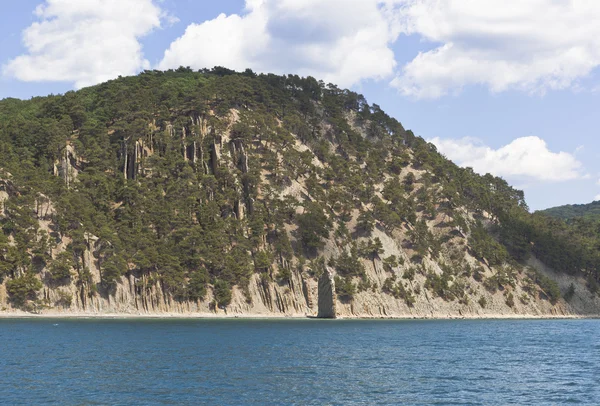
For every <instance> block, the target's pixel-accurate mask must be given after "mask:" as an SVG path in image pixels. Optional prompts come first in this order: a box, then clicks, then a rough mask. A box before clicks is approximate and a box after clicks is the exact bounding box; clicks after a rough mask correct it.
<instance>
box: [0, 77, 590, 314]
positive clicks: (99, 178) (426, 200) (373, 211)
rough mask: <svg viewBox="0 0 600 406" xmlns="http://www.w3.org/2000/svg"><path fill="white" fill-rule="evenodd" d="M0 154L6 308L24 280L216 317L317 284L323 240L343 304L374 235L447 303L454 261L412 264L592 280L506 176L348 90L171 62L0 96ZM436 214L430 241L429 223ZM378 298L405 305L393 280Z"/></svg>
mask: <svg viewBox="0 0 600 406" xmlns="http://www.w3.org/2000/svg"><path fill="white" fill-rule="evenodd" d="M0 156H1V157H2V161H1V164H0V165H1V169H0V179H1V182H0V189H2V190H3V191H5V192H6V194H7V195H8V196H10V198H8V199H6V200H4V202H3V207H2V209H3V214H2V215H1V216H0V226H1V228H2V232H1V233H0V278H7V279H8V281H9V282H7V285H6V286H7V290H8V292H9V294H10V295H11V298H12V300H13V302H14V303H15V304H16V305H19V304H22V303H24V302H25V301H26V300H31V299H35V298H36V292H37V291H38V290H39V289H40V286H41V285H40V282H39V278H37V277H35V276H36V275H43V276H44V280H43V281H44V283H45V284H48V285H52V286H60V285H65V284H69V283H76V284H77V286H79V287H80V288H81V291H82V292H85V294H86V295H95V294H100V295H110V294H111V291H112V289H114V286H115V285H116V284H117V283H118V282H119V281H120V279H121V277H122V276H124V275H135V276H136V277H137V278H144V280H146V281H147V283H148V284H149V285H152V284H156V283H159V282H160V286H161V287H162V288H163V289H164V290H165V291H166V292H167V293H168V294H169V295H171V296H172V297H173V298H174V299H176V300H201V299H203V298H204V297H205V296H206V294H207V289H208V288H209V287H210V288H212V289H213V292H214V295H213V296H214V298H215V301H216V304H219V305H222V306H226V305H227V304H228V303H229V301H230V300H231V288H232V287H233V286H234V285H237V286H239V287H240V288H242V289H247V288H248V283H249V280H250V278H251V276H252V275H253V274H254V273H259V274H261V275H262V276H261V277H262V278H263V279H264V280H277V281H279V282H282V283H285V281H286V280H289V278H290V275H291V273H292V272H295V269H296V268H297V267H298V266H299V267H300V268H302V269H306V268H309V269H310V272H312V273H313V276H315V277H316V276H318V274H319V272H322V270H323V268H324V267H325V261H326V258H324V257H323V253H324V251H323V250H324V246H325V243H326V241H330V240H334V241H335V242H336V244H337V245H338V246H339V247H342V249H343V252H342V254H341V255H339V256H337V257H330V258H327V264H328V265H330V266H332V267H334V268H335V269H336V273H337V278H338V281H337V283H336V285H337V286H338V289H339V292H340V296H341V297H346V298H348V299H351V298H352V296H353V294H355V292H356V291H359V290H366V289H369V288H374V287H373V286H371V285H370V281H369V280H368V278H366V276H365V272H364V269H363V264H362V262H361V260H360V259H361V258H365V259H369V260H372V261H375V260H377V259H380V260H384V263H386V264H387V265H385V266H387V267H389V268H393V267H395V266H396V265H395V262H394V261H397V259H395V258H378V256H379V255H381V254H382V251H381V242H377V241H376V240H375V239H373V240H369V241H370V243H368V244H363V245H361V246H358V244H357V243H356V241H355V237H357V236H358V235H360V236H366V237H369V236H370V235H371V233H372V231H373V229H374V228H375V227H377V228H380V229H382V230H384V231H385V232H386V233H388V234H390V235H392V234H394V232H396V231H395V230H405V231H406V233H407V235H409V237H410V238H409V241H408V242H407V244H408V245H407V246H408V247H409V248H410V249H411V250H412V251H411V252H414V255H413V256H412V258H411V261H412V262H413V263H414V269H413V268H411V272H413V274H414V272H422V273H423V274H426V275H428V280H430V282H429V284H428V285H427V286H425V288H428V289H431V290H432V291H434V292H437V294H438V295H439V296H440V297H442V296H443V297H445V298H447V299H448V300H460V299H461V298H463V297H464V295H465V292H464V291H463V290H461V285H460V284H456V283H451V281H452V280H453V279H454V278H456V277H457V276H458V275H460V274H462V273H465V272H466V273H468V275H469V277H471V276H472V277H476V275H477V270H475V271H473V270H470V269H466V270H465V269H463V268H467V266H466V265H465V264H461V262H460V255H457V256H456V261H455V262H454V264H453V265H448V266H447V267H446V270H444V274H443V275H441V276H440V275H433V274H431V275H429V273H428V272H427V270H426V269H425V267H424V266H420V265H419V264H420V263H421V262H422V259H423V258H426V257H427V258H438V257H439V256H440V255H441V253H442V252H449V251H452V250H454V249H455V248H456V246H457V245H458V246H462V247H463V248H462V249H468V250H470V252H471V253H472V254H473V255H474V256H476V257H477V258H479V259H480V260H481V261H482V262H483V263H486V264H488V265H490V266H496V267H501V266H502V265H503V264H513V265H514V264H517V262H519V261H524V260H525V259H527V257H528V256H529V255H531V254H535V255H536V256H537V257H538V258H540V259H541V260H543V261H544V262H545V263H547V264H548V265H550V266H552V267H554V268H556V269H557V270H559V271H564V272H568V273H572V274H578V273H584V274H585V275H587V276H588V277H589V280H590V284H591V285H594V286H595V283H596V282H597V281H598V280H599V278H600V274H599V272H598V266H599V264H600V261H599V256H598V255H599V253H598V246H599V245H598V244H597V242H598V241H597V235H592V234H591V233H587V234H586V233H580V230H578V229H577V228H576V226H572V225H568V224H566V223H564V222H563V221H560V220H553V219H551V218H549V217H547V216H544V215H541V214H534V215H531V214H529V213H528V211H527V206H526V204H525V201H524V197H523V193H522V192H521V191H518V190H515V189H513V188H512V187H510V186H509V185H508V184H507V183H506V182H505V181H504V180H502V179H500V178H497V177H493V176H491V175H489V174H488V175H485V176H480V175H477V174H475V173H474V172H473V171H472V169H470V168H466V169H464V168H459V167H458V166H456V165H455V164H453V163H452V162H450V161H449V160H447V159H445V158H444V157H443V156H442V155H441V154H439V153H438V152H437V151H436V149H435V147H434V146H433V145H432V144H429V143H427V142H425V141H424V140H423V139H422V138H420V137H416V136H415V135H414V134H413V133H412V132H411V131H407V130H405V129H404V128H403V126H402V125H401V124H400V123H399V122H398V121H397V120H395V119H394V118H391V117H389V116H388V115H387V114H385V113H384V112H383V111H382V110H381V109H380V108H379V106H377V105H376V104H373V105H369V104H368V103H367V101H366V100H365V99H364V97H363V96H361V95H359V94H357V93H354V92H351V91H348V90H343V89H339V88H338V87H336V86H335V85H333V84H327V85H326V84H324V83H323V82H319V81H317V80H316V79H314V78H311V77H308V78H300V77H298V76H296V75H288V76H277V75H272V74H268V75H264V74H261V75H256V74H254V73H253V72H252V71H250V70H247V71H245V72H243V73H236V72H233V71H230V70H228V69H225V68H214V69H212V70H210V71H208V70H203V71H200V72H193V71H191V70H190V69H188V68H180V69H178V70H176V71H168V72H160V71H147V72H144V73H142V74H140V75H138V76H136V77H127V78H119V79H117V80H113V81H110V82H107V83H104V84H101V85H97V86H93V87H89V88H86V89H82V90H80V91H78V92H68V93H67V94H65V95H62V96H49V97H39V98H33V99H32V100H29V101H21V100H16V99H6V100H3V101H0ZM415 174H416V175H415ZM293 190H299V193H291V192H290V191H293ZM439 216H442V218H443V221H442V222H441V223H439V224H438V225H439V227H443V228H444V230H446V231H445V232H444V233H441V232H440V233H435V232H434V231H432V229H431V227H430V225H431V224H430V223H431V222H432V221H433V220H435V219H436V218H437V217H439ZM355 219H356V221H357V226H356V227H355V228H354V230H352V229H350V227H349V225H350V224H351V223H352V221H354V220H355ZM42 224H47V227H46V228H44V227H42V226H41V225H42ZM457 239H458V240H460V241H462V242H457ZM59 242H66V243H65V244H64V245H65V247H63V248H64V249H63V250H62V253H59V254H56V246H57V244H58V243H59ZM86 250H89V251H91V252H93V255H94V258H93V259H92V260H93V261H94V262H95V264H96V266H97V267H98V268H99V269H100V274H101V283H100V284H95V283H93V281H92V278H91V275H90V270H89V267H90V265H91V264H90V263H89V258H86V256H85V255H84V254H85V252H86ZM385 261H387V262H385ZM411 266H412V265H411ZM415 269H416V270H415ZM407 272H408V271H407ZM411 272H408V274H406V273H405V275H406V278H403V279H406V280H407V281H410V277H411ZM509 279H510V278H509ZM496 282H497V283H496V285H498V284H500V285H502V284H505V283H506V282H505V281H503V280H499V281H496ZM491 285H493V283H491ZM383 289H384V291H387V292H389V293H390V294H392V295H394V296H397V297H401V298H403V299H404V300H405V301H406V302H407V303H411V301H412V300H413V299H411V298H412V293H411V292H410V291H407V290H406V288H405V286H404V285H403V284H402V282H400V283H399V282H398V281H396V280H395V279H394V278H390V281H389V283H387V284H386V285H385V286H383Z"/></svg>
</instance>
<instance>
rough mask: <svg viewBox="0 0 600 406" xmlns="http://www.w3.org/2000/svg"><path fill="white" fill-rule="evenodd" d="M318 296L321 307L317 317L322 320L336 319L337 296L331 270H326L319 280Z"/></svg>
mask: <svg viewBox="0 0 600 406" xmlns="http://www.w3.org/2000/svg"><path fill="white" fill-rule="evenodd" d="M318 296H319V301H318V305H319V306H318V313H317V317H319V318H321V319H335V318H336V317H337V306H336V302H337V296H336V294H335V280H334V279H333V272H331V270H329V269H326V270H325V272H323V274H322V275H321V277H320V278H319V291H318Z"/></svg>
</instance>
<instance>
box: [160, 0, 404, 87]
mask: <svg viewBox="0 0 600 406" xmlns="http://www.w3.org/2000/svg"><path fill="white" fill-rule="evenodd" d="M246 11H247V12H246V14H244V15H237V14H234V15H230V16H225V15H224V14H221V15H220V16H218V17H217V18H216V19H214V20H210V21H206V22H204V23H201V24H191V25H190V26H188V27H187V29H186V31H185V33H184V34H183V35H182V36H181V37H180V38H178V39H177V40H175V41H174V42H173V43H172V44H171V46H170V47H169V49H168V50H166V51H165V54H164V58H163V60H162V61H161V62H160V64H159V68H160V69H168V68H176V67H179V66H182V65H183V66H191V67H193V68H205V67H209V68H210V67H213V66H215V65H222V66H226V67H228V68H232V69H236V70H242V69H245V68H252V69H254V70H256V71H260V72H274V73H297V74H300V75H312V76H315V77H317V78H319V79H323V80H325V81H326V82H334V83H336V84H338V85H340V86H343V87H347V86H351V85H353V84H355V83H357V82H359V81H360V80H362V79H367V78H375V79H378V78H384V77H389V76H390V75H392V74H393V72H394V68H395V66H396V62H395V58H394V53H393V51H392V50H391V49H390V45H391V44H392V43H393V42H394V41H395V40H396V38H397V36H398V35H399V29H398V27H397V26H396V25H394V24H392V22H393V21H394V19H393V13H392V10H391V8H390V6H387V5H385V4H381V2H379V1H377V0H328V1H322V0H303V1H296V0H246Z"/></svg>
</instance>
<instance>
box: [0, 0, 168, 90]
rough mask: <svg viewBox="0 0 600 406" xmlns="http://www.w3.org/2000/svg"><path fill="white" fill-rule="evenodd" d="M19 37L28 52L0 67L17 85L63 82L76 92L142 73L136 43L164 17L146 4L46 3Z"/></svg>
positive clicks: (100, 0) (127, 0)
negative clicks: (119, 76)
mask: <svg viewBox="0 0 600 406" xmlns="http://www.w3.org/2000/svg"><path fill="white" fill-rule="evenodd" d="M35 14H36V16H37V17H38V18H39V20H40V21H38V22H35V23H33V24H32V25H31V26H29V27H28V28H27V29H26V30H25V31H24V32H23V42H24V44H25V46H26V48H27V51H28V53H27V54H25V55H21V56H18V57H16V58H15V59H13V60H11V61H10V62H8V64H7V65H6V66H4V68H3V73H4V75H7V76H12V77H15V78H17V79H19V80H23V81H68V82H74V83H75V86H76V87H77V88H81V87H83V86H88V85H92V84H95V83H98V82H102V81H105V80H108V79H113V78H115V77H117V76H118V75H132V74H135V73H137V72H138V71H139V70H140V69H144V68H148V67H149V63H148V61H147V60H145V59H144V57H143V54H142V47H141V44H140V43H139V41H138V39H139V38H140V37H143V36H144V35H147V34H148V33H150V32H151V31H152V30H153V29H155V28H158V27H160V24H161V18H163V17H165V15H164V14H163V12H162V11H161V9H160V8H159V7H157V6H156V5H155V4H154V3H153V2H152V0H46V2H45V3H44V4H42V5H40V6H38V7H37V8H36V10H35Z"/></svg>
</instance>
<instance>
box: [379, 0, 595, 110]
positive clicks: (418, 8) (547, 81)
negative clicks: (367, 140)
mask: <svg viewBox="0 0 600 406" xmlns="http://www.w3.org/2000/svg"><path fill="white" fill-rule="evenodd" d="M390 1H392V2H394V3H396V4H398V5H399V9H398V10H399V15H398V17H397V18H398V19H397V21H398V25H399V28H400V29H401V31H402V32H403V33H404V34H407V35H412V34H414V35H418V36H420V37H421V38H423V39H424V40H426V41H430V42H431V43H432V44H435V45H436V47H435V48H434V49H432V50H430V51H427V52H421V53H419V54H418V55H417V56H416V57H415V58H414V59H413V60H412V61H410V62H409V63H407V64H406V65H405V66H404V67H403V69H402V71H401V73H400V75H399V76H398V77H397V78H396V79H394V80H393V81H392V84H393V85H394V86H396V87H397V88H398V89H400V91H401V92H402V93H403V94H405V95H410V96H415V97H417V98H437V97H440V96H442V95H445V94H447V93H453V92H456V91H459V90H460V89H461V88H462V87H463V86H465V85H471V84H477V85H483V86H486V87H489V89H491V90H492V91H493V92H501V91H505V90H508V89H518V90H524V91H527V92H532V93H543V92H545V91H547V90H551V89H565V88H576V87H577V80H578V79H579V78H582V77H583V76H585V75H587V74H589V73H590V72H591V70H592V69H594V68H595V67H597V66H598V65H600V25H598V21H599V20H600V3H599V2H597V1H593V0H559V1H556V0H527V1H522V0H486V1H480V0H443V1H440V0H395V1H394V0H390Z"/></svg>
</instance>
